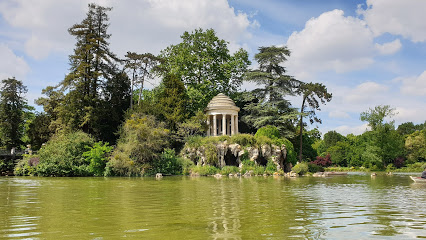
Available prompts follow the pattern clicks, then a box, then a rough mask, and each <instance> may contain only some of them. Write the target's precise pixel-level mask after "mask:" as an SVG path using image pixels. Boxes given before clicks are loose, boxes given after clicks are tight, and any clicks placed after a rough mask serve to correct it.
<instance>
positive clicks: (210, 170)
mask: <svg viewBox="0 0 426 240" xmlns="http://www.w3.org/2000/svg"><path fill="white" fill-rule="evenodd" d="M219 171H220V170H219V168H217V167H214V166H209V165H205V166H194V167H192V168H191V172H192V173H198V174H200V175H201V176H209V175H215V174H216V173H218V172H219Z"/></svg>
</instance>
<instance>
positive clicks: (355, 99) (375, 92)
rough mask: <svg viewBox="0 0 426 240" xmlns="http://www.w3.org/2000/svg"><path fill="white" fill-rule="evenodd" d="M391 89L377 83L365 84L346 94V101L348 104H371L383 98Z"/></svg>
mask: <svg viewBox="0 0 426 240" xmlns="http://www.w3.org/2000/svg"><path fill="white" fill-rule="evenodd" d="M388 90H389V87H388V86H386V85H382V84H379V83H376V82H365V83H362V84H360V85H358V86H357V87H356V88H354V89H353V90H350V91H347V92H346V93H345V97H344V100H345V101H346V103H347V104H359V103H371V102H372V101H373V100H377V99H378V98H379V97H380V96H383V95H384V94H385V93H386V92H387V91H388Z"/></svg>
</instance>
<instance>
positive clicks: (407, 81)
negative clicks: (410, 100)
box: [396, 71, 426, 96]
mask: <svg viewBox="0 0 426 240" xmlns="http://www.w3.org/2000/svg"><path fill="white" fill-rule="evenodd" d="M396 81H401V82H402V86H401V92H402V93H403V94H405V95H408V96H426V71H424V72H423V73H422V74H420V76H416V77H408V78H399V79H397V80H396Z"/></svg>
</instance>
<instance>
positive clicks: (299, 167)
mask: <svg viewBox="0 0 426 240" xmlns="http://www.w3.org/2000/svg"><path fill="white" fill-rule="evenodd" d="M291 171H293V172H295V173H297V174H299V175H304V174H305V173H307V172H308V171H309V166H308V163H306V162H301V163H298V164H296V165H295V166H294V167H293V168H292V169H291Z"/></svg>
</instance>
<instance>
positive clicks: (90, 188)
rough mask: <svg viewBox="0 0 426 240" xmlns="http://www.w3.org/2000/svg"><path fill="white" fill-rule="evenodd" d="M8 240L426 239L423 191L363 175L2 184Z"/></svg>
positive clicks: (1, 234)
mask: <svg viewBox="0 0 426 240" xmlns="http://www.w3.org/2000/svg"><path fill="white" fill-rule="evenodd" d="M416 175H420V174H418V173H417V174H416ZM1 238H6V239H418V238H426V184H424V183H413V182H412V181H411V180H410V179H409V177H408V175H407V174H398V175H396V174H395V175H392V176H386V175H378V176H377V177H374V178H372V177H370V174H363V173H350V174H349V175H347V176H334V177H328V178H314V177H299V178H291V179H290V178H284V177H279V178H274V177H250V178H228V177H223V178H220V179H216V178H213V177H195V178H192V177H182V176H173V177H164V178H162V179H160V180H156V179H155V178H37V177H0V239H1Z"/></svg>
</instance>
